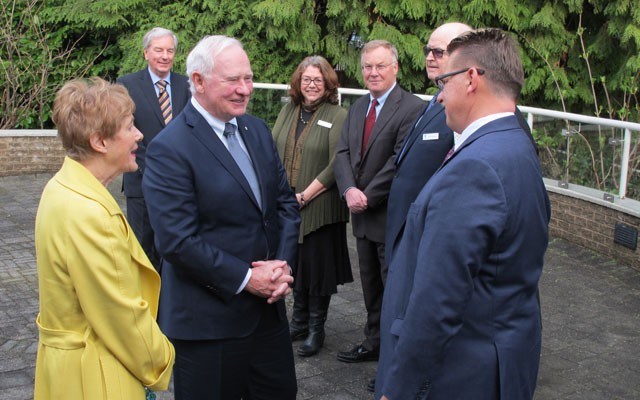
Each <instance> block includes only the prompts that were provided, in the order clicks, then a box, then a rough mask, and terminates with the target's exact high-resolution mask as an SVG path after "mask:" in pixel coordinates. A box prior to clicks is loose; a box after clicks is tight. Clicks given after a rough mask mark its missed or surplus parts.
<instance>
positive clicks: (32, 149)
mask: <svg viewBox="0 0 640 400" xmlns="http://www.w3.org/2000/svg"><path fill="white" fill-rule="evenodd" d="M34 132H39V136H37V135H36V134H35V133H34V134H31V135H29V134H25V133H21V134H20V135H15V136H11V135H10V134H7V133H6V131H5V133H3V134H0V176H9V175H20V174H25V173H35V172H45V171H57V170H58V169H59V168H60V166H61V165H62V160H63V158H64V151H63V150H62V145H61V144H60V140H59V139H58V138H57V137H56V136H55V131H47V134H46V135H45V136H42V132H43V131H34ZM551 186H553V185H552V184H551V183H549V182H547V187H548V188H549V189H550V190H549V198H550V200H551V212H552V218H551V225H550V228H551V235H553V236H556V237H561V238H564V239H566V240H569V241H571V242H574V243H577V244H579V245H581V246H584V247H586V248H589V249H592V250H595V251H597V252H599V253H601V254H604V255H606V256H608V257H611V258H614V259H616V260H618V261H620V262H622V263H624V264H627V265H629V266H632V267H634V268H636V269H640V252H639V250H638V249H636V250H635V251H634V250H631V249H628V248H626V247H624V246H621V245H619V244H617V243H614V242H613V233H614V228H615V224H616V222H621V223H624V224H626V225H629V226H632V227H635V228H636V229H638V230H640V207H636V206H637V204H638V202H634V201H633V200H631V201H628V200H620V199H618V198H616V200H615V202H616V203H617V204H616V203H614V204H611V203H607V202H604V201H597V200H594V199H596V198H597V195H596V194H591V195H590V196H586V197H585V198H580V196H578V197H576V196H574V195H571V193H573V192H571V191H569V190H561V189H557V188H555V187H553V188H551ZM594 192H595V191H594ZM600 195H601V194H600ZM625 201H627V202H633V203H634V204H633V206H634V207H636V208H637V209H636V210H631V211H629V210H628V209H625V208H624V207H622V206H619V205H618V204H624V202H625Z"/></svg>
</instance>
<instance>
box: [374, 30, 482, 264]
mask: <svg viewBox="0 0 640 400" xmlns="http://www.w3.org/2000/svg"><path fill="white" fill-rule="evenodd" d="M471 29H472V28H471V27H470V26H468V25H465V24H462V23H459V22H451V23H446V24H444V25H441V26H440V27H438V28H436V29H435V30H434V31H433V32H432V33H431V36H430V37H429V42H428V43H427V45H426V46H424V55H425V58H426V69H427V76H428V77H429V79H430V80H432V81H433V80H434V79H435V77H436V76H438V75H440V74H442V73H443V72H444V70H445V68H446V66H447V61H449V54H448V53H447V46H448V45H449V42H451V40H452V39H453V38H455V37H456V36H458V35H460V34H462V33H464V32H467V31H470V30H471ZM437 97H438V94H437V93H436V94H435V95H434V96H433V98H432V99H431V101H430V102H429V105H428V106H427V108H426V110H425V111H424V113H422V115H421V116H420V117H419V118H418V120H417V121H416V123H415V125H414V126H413V129H412V131H411V132H410V133H409V134H408V135H407V136H406V137H405V140H404V143H403V145H402V148H401V150H400V152H399V153H398V155H397V156H396V160H395V166H396V171H395V175H394V177H393V181H392V182H391V189H390V191H389V202H388V204H389V205H388V208H387V230H386V238H385V243H386V246H385V249H386V259H387V263H390V262H391V260H392V257H393V255H392V254H391V249H392V248H393V243H394V242H395V240H396V239H397V238H398V236H399V234H400V232H401V230H402V228H403V227H404V223H405V221H406V217H407V211H408V210H409V205H411V203H412V202H413V201H414V200H415V199H416V197H417V196H418V193H420V190H421V189H422V187H423V186H424V185H425V183H427V180H429V178H431V175H433V173H434V172H436V170H437V169H438V168H439V167H440V165H442V162H443V161H444V157H445V156H446V155H447V152H448V151H449V150H450V149H451V147H453V131H452V130H451V128H449V127H448V126H447V123H446V117H445V113H444V107H442V105H441V104H440V103H438V102H437V101H436V100H437Z"/></svg>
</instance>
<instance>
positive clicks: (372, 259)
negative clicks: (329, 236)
mask: <svg viewBox="0 0 640 400" xmlns="http://www.w3.org/2000/svg"><path fill="white" fill-rule="evenodd" d="M356 249H357V250H358V261H359V264H360V281H361V282H362V294H363V295H364V306H365V308H366V309H367V322H366V324H365V326H364V336H365V341H364V342H363V343H362V345H363V346H364V347H365V348H366V349H367V350H379V349H380V312H381V309H382V294H383V293H384V284H385V282H386V280H387V264H386V262H385V260H384V243H378V242H373V241H371V240H369V239H364V238H356Z"/></svg>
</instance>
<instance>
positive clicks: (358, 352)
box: [338, 344, 379, 363]
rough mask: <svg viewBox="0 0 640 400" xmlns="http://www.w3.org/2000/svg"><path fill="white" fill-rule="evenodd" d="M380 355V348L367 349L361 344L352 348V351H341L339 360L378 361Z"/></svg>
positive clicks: (349, 361) (354, 361) (353, 361)
mask: <svg viewBox="0 0 640 400" xmlns="http://www.w3.org/2000/svg"><path fill="white" fill-rule="evenodd" d="M378 356H379V352H378V350H367V349H365V348H364V346H362V345H361V344H359V345H357V346H356V347H354V348H353V349H351V351H341V352H339V353H338V360H339V361H342V362H346V363H358V362H363V361H377V360H378Z"/></svg>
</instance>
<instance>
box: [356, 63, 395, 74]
mask: <svg viewBox="0 0 640 400" xmlns="http://www.w3.org/2000/svg"><path fill="white" fill-rule="evenodd" d="M395 63H396V62H395V61H394V62H390V63H389V64H378V65H363V66H362V70H363V71H364V72H367V73H369V72H372V71H373V70H374V69H375V70H376V71H378V72H384V71H385V70H386V69H387V68H389V67H390V66H392V65H393V64H395Z"/></svg>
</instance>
